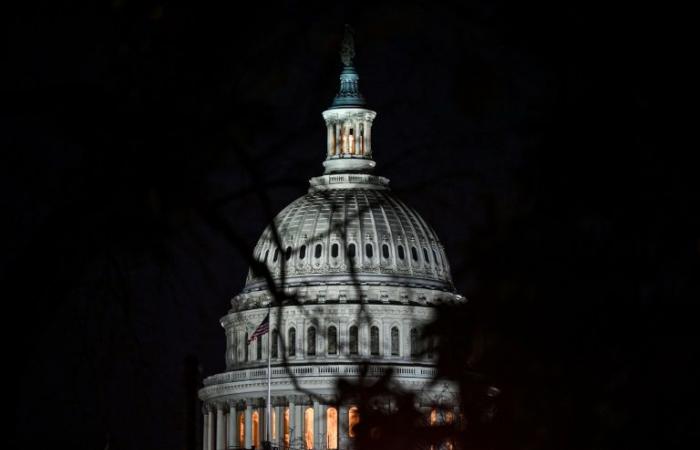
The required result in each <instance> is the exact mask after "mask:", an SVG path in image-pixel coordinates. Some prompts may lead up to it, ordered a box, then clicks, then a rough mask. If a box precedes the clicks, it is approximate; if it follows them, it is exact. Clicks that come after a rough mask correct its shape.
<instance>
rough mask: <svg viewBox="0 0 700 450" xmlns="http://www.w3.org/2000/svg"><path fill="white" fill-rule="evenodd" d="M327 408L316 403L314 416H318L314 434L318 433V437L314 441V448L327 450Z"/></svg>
mask: <svg viewBox="0 0 700 450" xmlns="http://www.w3.org/2000/svg"><path fill="white" fill-rule="evenodd" d="M326 408H327V406H326V405H324V404H322V403H318V402H314V415H315V416H316V420H315V422H316V423H314V433H316V437H315V439H314V447H315V448H317V449H325V448H327V445H326V444H327V442H328V441H327V439H326V420H327V416H326Z"/></svg>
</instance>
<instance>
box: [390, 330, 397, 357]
mask: <svg viewBox="0 0 700 450" xmlns="http://www.w3.org/2000/svg"><path fill="white" fill-rule="evenodd" d="M391 356H399V328H398V327H391Z"/></svg>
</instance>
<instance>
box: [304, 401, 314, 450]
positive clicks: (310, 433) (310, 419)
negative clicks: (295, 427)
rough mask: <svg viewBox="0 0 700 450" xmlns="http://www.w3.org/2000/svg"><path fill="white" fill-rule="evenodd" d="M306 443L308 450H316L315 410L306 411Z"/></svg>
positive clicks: (307, 409) (308, 409)
mask: <svg viewBox="0 0 700 450" xmlns="http://www.w3.org/2000/svg"><path fill="white" fill-rule="evenodd" d="M304 443H305V444H306V448H307V449H312V448H314V409H313V408H306V410H305V411H304Z"/></svg>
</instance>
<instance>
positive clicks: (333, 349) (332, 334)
mask: <svg viewBox="0 0 700 450" xmlns="http://www.w3.org/2000/svg"><path fill="white" fill-rule="evenodd" d="M337 353H338V329H337V328H336V327H334V326H330V327H328V354H329V355H335V354H337Z"/></svg>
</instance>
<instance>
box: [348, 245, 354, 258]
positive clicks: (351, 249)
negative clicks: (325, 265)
mask: <svg viewBox="0 0 700 450" xmlns="http://www.w3.org/2000/svg"><path fill="white" fill-rule="evenodd" d="M354 257H355V244H353V243H351V244H350V245H348V258H350V259H352V258H354Z"/></svg>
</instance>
